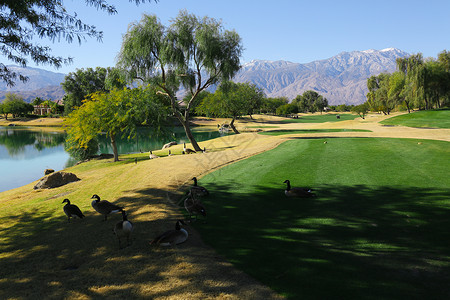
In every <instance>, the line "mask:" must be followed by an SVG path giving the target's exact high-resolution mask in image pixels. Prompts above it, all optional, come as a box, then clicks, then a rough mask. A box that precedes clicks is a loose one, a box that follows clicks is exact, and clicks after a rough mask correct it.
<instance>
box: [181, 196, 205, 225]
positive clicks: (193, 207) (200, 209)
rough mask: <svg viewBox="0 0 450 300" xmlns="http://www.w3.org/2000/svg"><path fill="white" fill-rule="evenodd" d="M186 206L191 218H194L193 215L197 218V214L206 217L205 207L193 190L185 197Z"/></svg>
mask: <svg viewBox="0 0 450 300" xmlns="http://www.w3.org/2000/svg"><path fill="white" fill-rule="evenodd" d="M184 208H185V209H186V211H187V212H188V213H189V219H192V215H194V216H195V219H197V216H198V215H199V214H201V215H202V216H204V217H206V209H205V207H204V206H203V204H202V203H201V202H200V201H199V200H197V199H196V198H195V195H194V194H193V193H191V192H189V194H188V196H187V198H186V199H184Z"/></svg>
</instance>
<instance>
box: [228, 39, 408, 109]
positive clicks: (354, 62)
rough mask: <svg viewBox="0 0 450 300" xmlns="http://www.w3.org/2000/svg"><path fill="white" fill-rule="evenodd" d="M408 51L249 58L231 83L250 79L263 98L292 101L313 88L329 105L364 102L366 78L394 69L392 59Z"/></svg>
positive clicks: (392, 49)
mask: <svg viewBox="0 0 450 300" xmlns="http://www.w3.org/2000/svg"><path fill="white" fill-rule="evenodd" d="M408 55H409V54H408V53H406V52H404V51H401V50H399V49H395V48H388V49H383V50H366V51H353V52H342V53H340V54H338V55H336V56H333V57H331V58H328V59H324V60H318V61H313V62H310V63H307V64H300V63H292V62H287V61H265V60H253V61H251V62H249V63H247V64H244V65H243V66H242V69H241V70H240V71H239V72H238V74H237V75H236V76H235V77H234V78H233V81H234V82H251V83H254V84H256V85H257V86H258V87H260V88H262V89H263V90H264V92H265V94H266V96H267V97H287V98H288V99H290V100H292V99H294V98H295V97H296V96H297V95H301V94H303V92H304V91H307V90H315V91H317V92H318V93H319V94H321V95H323V96H324V97H326V98H327V99H328V103H329V104H331V105H336V104H343V103H345V104H360V103H363V102H365V101H366V94H367V93H368V90H367V78H369V77H370V76H372V75H378V74H380V73H382V72H389V73H391V72H394V71H395V70H396V59H397V58H399V57H406V56H408Z"/></svg>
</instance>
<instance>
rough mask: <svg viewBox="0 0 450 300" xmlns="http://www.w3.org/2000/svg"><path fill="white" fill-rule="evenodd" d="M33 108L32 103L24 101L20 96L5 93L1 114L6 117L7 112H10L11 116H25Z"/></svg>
mask: <svg viewBox="0 0 450 300" xmlns="http://www.w3.org/2000/svg"><path fill="white" fill-rule="evenodd" d="M33 110H34V107H33V105H31V104H29V103H26V102H25V101H24V100H23V98H22V96H19V95H16V94H13V93H6V95H5V100H4V101H3V114H4V115H5V119H7V115H8V114H12V117H13V118H16V117H18V116H25V115H26V114H28V113H31V112H32V111H33Z"/></svg>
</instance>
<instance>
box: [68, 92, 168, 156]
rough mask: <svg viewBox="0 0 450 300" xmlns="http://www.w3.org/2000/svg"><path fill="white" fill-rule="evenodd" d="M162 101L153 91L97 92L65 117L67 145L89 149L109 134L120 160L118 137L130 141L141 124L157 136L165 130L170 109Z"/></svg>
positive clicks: (114, 150)
mask: <svg viewBox="0 0 450 300" xmlns="http://www.w3.org/2000/svg"><path fill="white" fill-rule="evenodd" d="M161 98H162V96H161V95H159V94H156V92H155V90H154V89H152V88H146V89H143V88H135V89H127V88H124V89H113V90H112V91H110V92H97V93H94V94H92V95H91V99H90V100H88V101H85V102H84V103H83V105H82V106H81V107H79V108H78V109H76V110H74V111H73V112H72V113H71V114H70V115H69V116H68V117H67V118H66V120H65V124H66V126H67V133H68V144H69V145H71V146H72V147H80V148H89V143H90V142H91V141H92V140H94V139H96V138H97V136H98V135H99V134H100V133H102V132H106V133H107V134H108V136H109V138H110V140H111V146H112V149H113V153H114V161H118V159H119V154H118V151H117V145H116V137H117V135H119V134H122V135H128V138H131V137H132V136H133V135H134V133H135V130H136V128H137V126H138V125H148V126H150V128H151V129H153V130H154V133H155V134H156V133H159V132H160V131H161V130H162V128H163V126H162V125H164V124H165V123H164V122H165V119H166V118H167V116H168V109H167V107H166V106H165V105H164V103H163V99H161Z"/></svg>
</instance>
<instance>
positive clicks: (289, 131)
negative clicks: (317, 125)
mask: <svg viewBox="0 0 450 300" xmlns="http://www.w3.org/2000/svg"><path fill="white" fill-rule="evenodd" d="M323 132H370V130H366V129H335V128H333V129H281V130H271V131H264V132H260V134H264V135H285V134H299V133H311V134H312V133H323Z"/></svg>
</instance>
